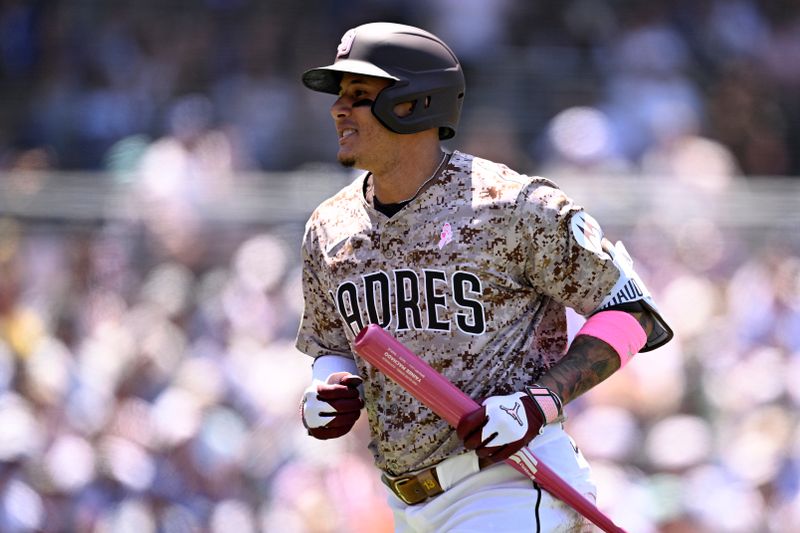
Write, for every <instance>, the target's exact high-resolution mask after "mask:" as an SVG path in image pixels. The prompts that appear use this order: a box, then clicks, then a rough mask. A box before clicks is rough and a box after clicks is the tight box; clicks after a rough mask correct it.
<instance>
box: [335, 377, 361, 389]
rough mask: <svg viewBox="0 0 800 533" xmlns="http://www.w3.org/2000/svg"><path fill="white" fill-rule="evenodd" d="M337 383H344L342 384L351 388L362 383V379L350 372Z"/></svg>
mask: <svg viewBox="0 0 800 533" xmlns="http://www.w3.org/2000/svg"><path fill="white" fill-rule="evenodd" d="M339 383H340V384H342V385H344V386H346V387H349V388H351V389H353V388H356V387H358V386H359V385H361V384H362V383H364V380H363V379H361V377H360V376H356V375H354V374H350V375H349V376H347V377H345V378H342V379H340V380H339Z"/></svg>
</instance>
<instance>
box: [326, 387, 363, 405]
mask: <svg viewBox="0 0 800 533" xmlns="http://www.w3.org/2000/svg"><path fill="white" fill-rule="evenodd" d="M354 398H358V390H356V389H352V388H350V387H348V386H346V385H320V387H319V388H318V389H317V399H318V400H322V401H325V402H328V401H330V400H346V399H354Z"/></svg>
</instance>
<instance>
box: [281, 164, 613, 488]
mask: <svg viewBox="0 0 800 533" xmlns="http://www.w3.org/2000/svg"><path fill="white" fill-rule="evenodd" d="M367 177H368V174H366V173H365V174H362V175H361V176H359V177H358V178H357V179H356V180H355V181H354V182H353V183H352V184H350V185H348V186H347V187H345V188H344V189H342V190H341V191H340V192H339V193H337V194H336V195H335V196H333V197H332V198H330V199H328V200H326V201H324V202H323V203H322V204H321V205H320V206H319V207H318V208H317V209H316V210H315V211H314V213H313V214H312V215H311V217H310V219H309V221H308V223H307V225H306V232H305V237H304V241H303V247H302V257H303V267H304V268H303V291H304V297H305V311H304V314H303V318H302V323H301V325H300V330H299V333H298V338H297V348H298V349H299V350H300V351H302V352H304V353H306V354H308V355H310V356H312V357H318V356H321V355H325V354H336V355H343V356H346V357H352V358H355V361H356V364H357V365H358V368H359V373H360V374H361V376H362V377H363V378H364V395H365V401H366V406H367V407H366V410H367V414H368V419H369V425H370V430H371V436H372V440H371V442H370V449H371V451H372V452H373V454H374V456H375V462H376V465H377V466H378V468H380V469H382V470H384V471H386V472H388V473H389V474H391V475H398V474H401V473H405V472H409V471H412V470H417V469H420V468H425V467H428V466H431V465H433V464H435V463H438V462H439V461H441V460H443V459H445V458H447V457H449V456H451V455H454V454H458V453H462V452H463V451H464V447H463V446H462V443H461V441H460V440H459V439H458V437H457V435H456V434H455V431H454V430H453V429H452V428H451V427H450V426H449V425H448V424H447V422H445V421H444V420H443V419H441V418H439V417H438V416H437V415H435V414H434V413H433V412H432V411H431V410H429V409H428V408H427V407H425V406H424V405H422V404H421V403H420V402H418V401H417V400H415V399H414V398H413V397H412V396H411V395H410V394H408V393H407V392H405V391H404V390H403V389H402V388H401V387H399V386H398V385H396V384H394V383H393V382H392V381H390V380H389V379H388V378H386V377H385V376H384V375H383V374H381V373H380V372H379V371H378V370H377V369H375V368H374V367H372V366H371V365H369V364H368V363H366V362H365V361H363V360H361V358H359V357H358V356H357V355H354V354H353V351H352V349H351V343H353V341H354V338H355V336H356V334H357V333H358V332H359V331H360V330H361V328H362V327H364V326H365V325H366V324H369V323H377V324H380V325H381V326H382V327H384V328H386V329H387V331H389V332H390V333H392V334H394V335H395V336H396V337H397V338H398V339H399V340H400V341H401V342H403V343H404V344H405V345H406V346H408V347H409V348H410V349H411V350H412V351H414V352H415V353H416V354H417V355H419V356H420V357H422V358H423V359H425V360H426V361H427V362H428V363H429V364H430V365H431V366H433V367H434V368H435V369H436V370H438V371H439V372H441V373H442V374H443V375H444V376H445V377H447V378H448V379H450V380H451V381H452V382H454V383H455V384H456V386H458V387H459V388H460V389H461V390H463V391H465V392H466V393H467V394H469V395H470V396H471V397H472V398H475V399H479V398H485V397H488V396H491V395H496V394H510V393H512V392H515V391H519V390H522V389H523V387H524V386H526V385H530V384H532V383H534V382H535V381H536V379H538V378H539V376H541V375H542V374H543V373H544V372H545V371H546V370H547V369H548V368H549V367H550V366H551V365H553V363H555V362H556V361H558V360H559V359H560V358H561V357H562V356H563V354H564V353H565V351H566V345H567V327H566V314H565V306H568V307H571V308H573V309H574V310H575V311H577V312H578V313H581V314H584V315H585V314H589V313H591V312H592V311H594V310H596V309H597V308H598V307H599V306H600V304H601V302H602V301H603V299H604V297H606V296H607V295H608V294H609V292H610V291H611V289H612V287H613V286H614V284H615V282H616V281H617V279H618V278H619V271H618V270H617V268H616V267H615V266H614V264H613V263H612V261H611V260H610V258H609V257H608V256H607V255H606V254H605V253H603V251H602V250H601V249H600V244H599V238H600V235H601V234H599V228H597V227H596V223H594V221H593V219H592V218H591V217H589V216H588V215H586V214H585V213H584V212H583V211H582V209H581V208H580V207H579V206H577V205H575V204H574V203H573V202H572V200H571V199H570V198H569V197H567V196H566V195H565V194H564V193H563V192H561V191H560V190H559V189H558V188H557V187H556V186H555V185H554V184H553V183H552V182H550V181H548V180H545V179H543V178H533V177H529V176H524V175H520V174H518V173H516V172H514V171H512V170H510V169H509V168H508V167H506V166H504V165H501V164H497V163H493V162H491V161H487V160H485V159H479V158H477V157H473V156H471V155H467V154H464V153H460V152H454V153H453V154H452V157H451V158H450V161H449V162H448V164H447V166H446V167H445V169H444V170H443V171H442V172H441V175H440V176H439V177H438V179H436V180H435V181H434V182H433V184H432V185H431V186H430V187H429V188H427V189H425V190H424V191H423V192H422V193H421V194H420V195H419V196H418V197H416V198H415V199H414V200H412V201H411V202H410V203H409V204H408V205H406V206H405V207H403V209H401V210H400V211H399V212H398V213H397V214H395V215H394V216H393V217H391V218H388V217H386V216H385V215H383V214H382V213H380V212H378V211H376V210H375V209H374V208H373V207H372V205H371V204H370V203H368V202H367V200H366V199H365V195H364V191H365V189H366V187H365V180H366V179H367Z"/></svg>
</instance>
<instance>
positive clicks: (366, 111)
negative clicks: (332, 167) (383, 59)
mask: <svg viewBox="0 0 800 533" xmlns="http://www.w3.org/2000/svg"><path fill="white" fill-rule="evenodd" d="M389 83H390V81H389V80H386V79H383V78H373V77H371V76H360V75H355V74H345V75H344V76H343V77H342V82H341V84H340V91H339V98H338V99H337V100H336V102H335V103H334V104H333V106H332V107H331V115H332V116H333V120H334V123H335V124H336V133H337V134H338V136H339V153H338V155H337V158H338V160H339V162H340V163H341V164H342V165H344V166H347V167H352V166H356V167H358V168H363V169H367V170H371V169H372V167H373V165H375V164H376V163H377V159H376V158H381V157H385V156H386V155H388V153H387V150H391V146H392V138H393V137H394V136H396V135H397V134H396V133H393V132H391V131H389V130H388V129H386V128H385V127H384V126H383V125H382V124H381V123H380V122H379V121H378V119H376V118H375V116H374V115H373V114H372V102H374V101H375V98H377V97H378V93H380V92H381V90H383V89H384V88H385V87H386V86H387V85H389ZM398 111H399V112H403V111H404V110H396V111H395V112H398Z"/></svg>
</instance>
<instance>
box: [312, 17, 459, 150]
mask: <svg viewBox="0 0 800 533" xmlns="http://www.w3.org/2000/svg"><path fill="white" fill-rule="evenodd" d="M344 73H352V74H364V75H367V76H375V77H378V78H386V79H389V80H391V81H392V84H391V85H389V86H388V87H386V88H385V89H383V90H382V91H381V92H380V93H379V94H378V96H377V98H376V99H375V101H374V102H373V104H372V113H373V114H374V115H375V117H377V119H378V120H379V121H380V122H381V124H383V125H384V126H386V127H387V128H388V129H390V130H391V131H393V132H395V133H416V132H419V131H424V130H427V129H430V128H436V127H438V128H439V138H440V139H450V138H451V137H453V136H454V135H455V134H456V128H457V127H458V119H459V117H460V115H461V104H462V103H463V101H464V73H463V72H462V70H461V64H460V63H459V62H458V58H457V57H456V56H455V54H454V53H453V51H452V50H450V48H449V47H448V46H447V45H446V44H445V43H444V42H443V41H442V40H441V39H439V38H438V37H436V36H435V35H433V34H432V33H429V32H427V31H425V30H421V29H419V28H416V27H414V26H406V25H403V24H394V23H389V22H373V23H370V24H364V25H361V26H358V27H356V28H353V29H351V30H348V31H347V33H345V34H344V36H343V37H342V41H341V43H339V47H338V48H337V50H336V60H335V61H334V62H333V64H331V65H328V66H324V67H318V68H313V69H311V70H308V71H306V72H305V73H304V74H303V83H304V84H305V86H306V87H308V88H309V89H313V90H315V91H321V92H325V93H331V94H339V84H340V83H341V80H342V75H343V74H344ZM404 102H412V103H413V109H412V112H411V113H410V114H409V115H407V116H404V117H398V116H397V115H395V113H394V111H393V110H394V106H395V105H397V104H400V103H404Z"/></svg>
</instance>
